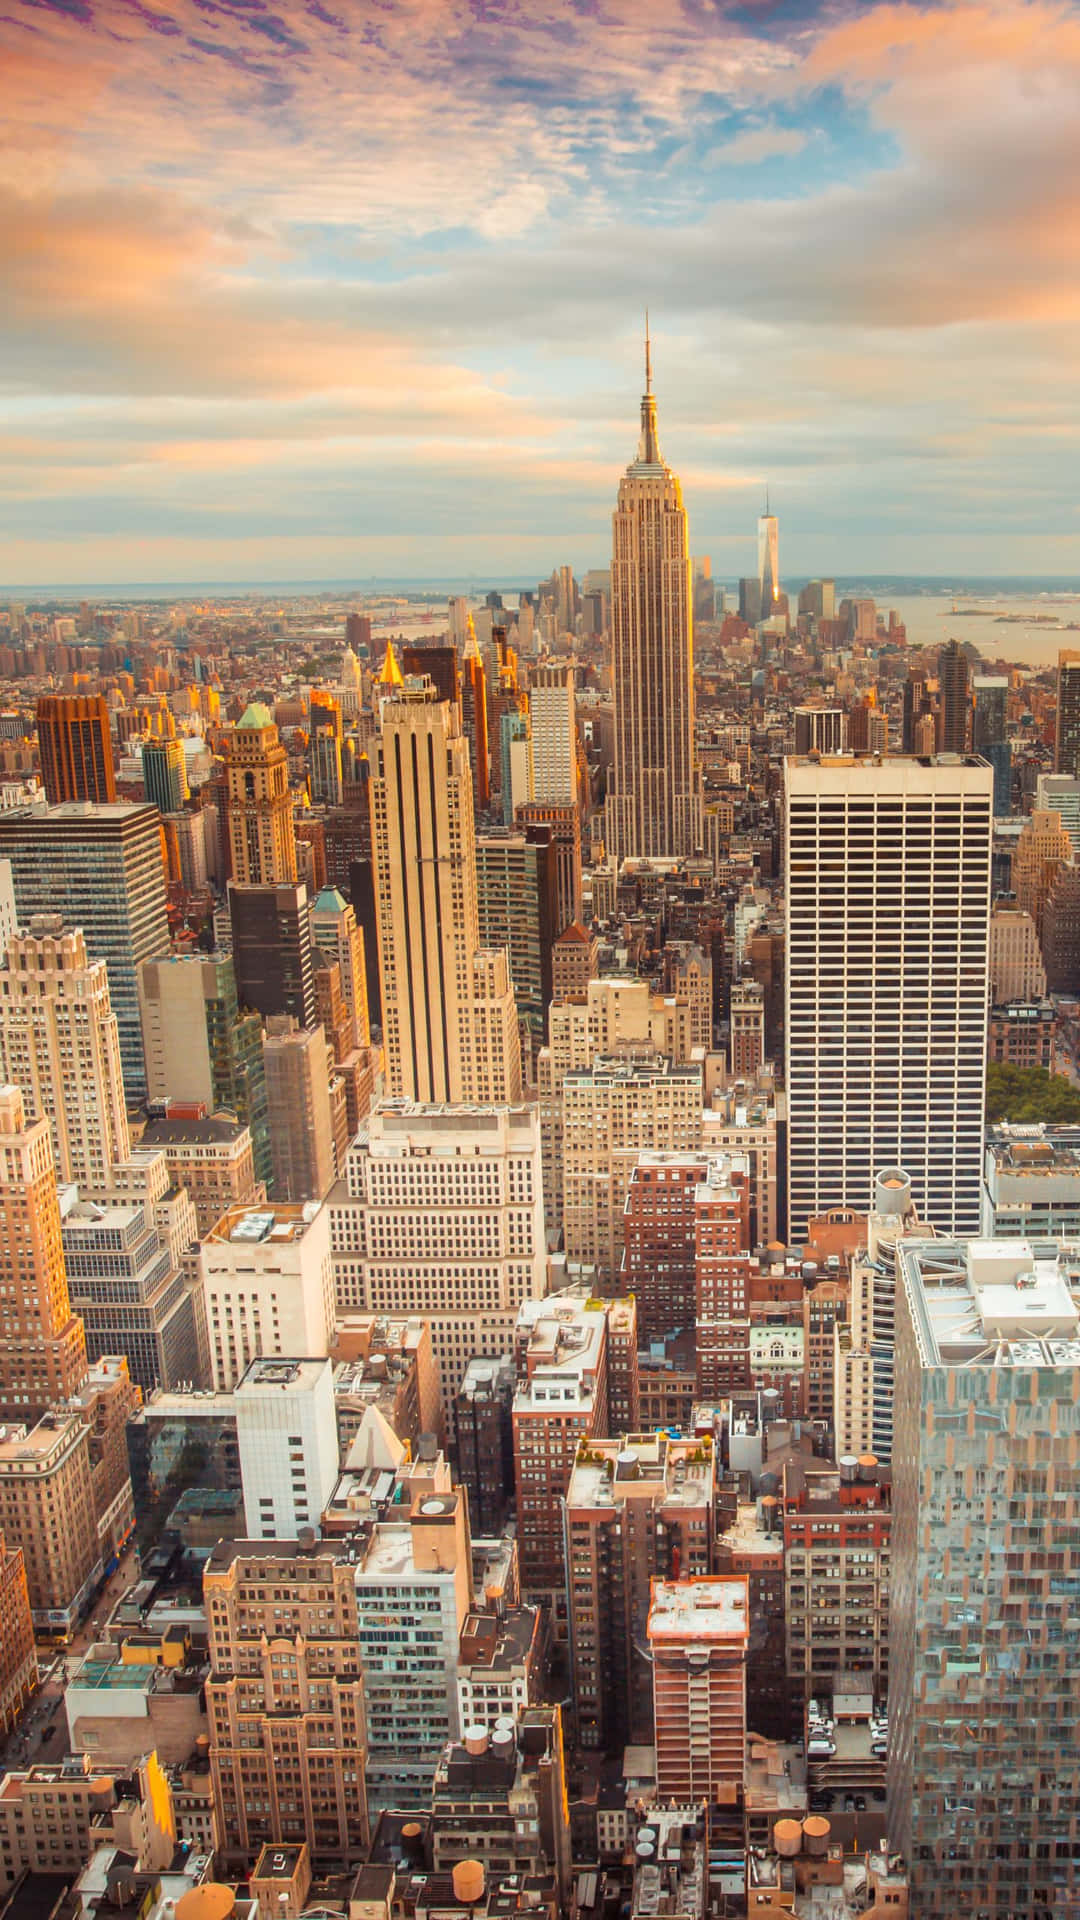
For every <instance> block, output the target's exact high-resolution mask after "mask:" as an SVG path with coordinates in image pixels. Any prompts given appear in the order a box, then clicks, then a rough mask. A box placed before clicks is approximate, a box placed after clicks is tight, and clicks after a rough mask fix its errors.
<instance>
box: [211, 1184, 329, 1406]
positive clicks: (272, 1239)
mask: <svg viewBox="0 0 1080 1920" xmlns="http://www.w3.org/2000/svg"><path fill="white" fill-rule="evenodd" d="M199 1270H200V1278H201V1286H202V1308H203V1312H204V1313H205V1318H206V1331H207V1338H208V1346H209V1356H210V1372H211V1380H212V1383H213V1386H214V1388H215V1390H216V1391H217V1392H219V1393H220V1392H223V1391H228V1390H229V1389H230V1388H233V1387H235V1386H236V1383H237V1381H238V1380H239V1379H240V1376H241V1374H243V1373H244V1371H245V1369H246V1368H247V1367H248V1366H250V1364H251V1362H252V1361H253V1360H255V1359H258V1358H259V1357H260V1355H267V1356H276V1355H281V1354H284V1355H291V1354H302V1355H303V1356H304V1357H305V1358H312V1359H321V1358H322V1357H323V1356H324V1355H325V1354H327V1353H329V1351H330V1347H331V1345H332V1342H333V1337H334V1320H335V1314H334V1277H333V1268H332V1266H331V1261H330V1228H329V1220H328V1215H327V1209H326V1208H325V1207H318V1206H316V1205H315V1204H314V1203H309V1204H308V1205H306V1206H292V1205H287V1204H285V1203H277V1202H275V1203H273V1204H268V1205H267V1206H265V1207H254V1208H253V1207H234V1208H232V1209H230V1211H229V1212H228V1213H227V1214H225V1215H224V1216H223V1218H222V1219H221V1220H220V1221H219V1222H218V1224H217V1226H216V1227H215V1228H213V1230H212V1231H211V1232H210V1233H208V1234H206V1235H205V1236H204V1237H203V1239H202V1241H201V1244H200V1247H199Z"/></svg>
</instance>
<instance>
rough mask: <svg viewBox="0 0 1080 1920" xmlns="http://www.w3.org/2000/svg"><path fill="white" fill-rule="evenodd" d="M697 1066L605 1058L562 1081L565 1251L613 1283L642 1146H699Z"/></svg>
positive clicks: (602, 1284) (598, 1279)
mask: <svg viewBox="0 0 1080 1920" xmlns="http://www.w3.org/2000/svg"><path fill="white" fill-rule="evenodd" d="M701 1114H702V1080H701V1068H700V1066H675V1065H673V1064H672V1062H671V1061H670V1060H669V1059H667V1058H664V1057H658V1056H655V1055H654V1056H653V1057H652V1058H650V1059H641V1060H633V1059H629V1060H628V1059H611V1058H608V1059H602V1058H597V1059H595V1060H594V1062H593V1065H592V1066H590V1067H584V1068H581V1069H579V1070H577V1071H573V1072H570V1073H567V1074H566V1076H565V1078H564V1079H563V1083H562V1192H563V1211H562V1218H563V1235H564V1243H565V1247H566V1256H567V1259H568V1260H570V1261H578V1262H580V1263H581V1264H582V1265H583V1266H585V1267H587V1268H589V1269H590V1270H591V1272H592V1274H593V1277H594V1281H595V1284H596V1285H597V1286H598V1287H599V1288H600V1289H601V1290H604V1289H610V1288H611V1287H612V1286H613V1285H614V1283H615V1280H616V1278H617V1275H618V1272H619V1266H620V1263H621V1260H622V1250H623V1231H624V1210H625V1206H626V1195H627V1191H628V1189H629V1186H630V1180H631V1177H632V1175H633V1171H634V1167H635V1166H636V1165H637V1162H638V1159H639V1157H640V1155H641V1154H642V1153H644V1152H667V1153H672V1152H693V1151H694V1150H695V1149H697V1148H698V1147H700V1145H701V1128H702V1121H701Z"/></svg>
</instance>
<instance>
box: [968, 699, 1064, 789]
mask: <svg viewBox="0 0 1080 1920" xmlns="http://www.w3.org/2000/svg"><path fill="white" fill-rule="evenodd" d="M1008 697H1009V679H1008V675H1007V674H1004V673H976V674H973V675H972V678H971V747H972V752H973V753H978V754H981V756H982V758H983V759H984V760H989V762H990V765H991V766H992V767H993V769H994V813H995V815H997V816H999V817H1000V816H1001V815H1003V814H1007V813H1008V812H1009V811H1010V808H1011V806H1012V753H1011V750H1010V747H1009V741H1008V737H1007V734H1006V730H1005V729H1006V721H1007V718H1008ZM1051 778H1053V775H1051ZM1050 804H1051V803H1050V802H1049V801H1045V800H1040V801H1039V802H1038V805H1039V806H1048V805H1050Z"/></svg>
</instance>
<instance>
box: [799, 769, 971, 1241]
mask: <svg viewBox="0 0 1080 1920" xmlns="http://www.w3.org/2000/svg"><path fill="white" fill-rule="evenodd" d="M784 777H785V790H786V808H785V815H786V846H785V872H786V874H787V880H788V903H789V904H788V969H787V988H786V990H787V1003H786V1022H785V1024H786V1046H787V1091H788V1199H789V1209H790V1213H789V1237H790V1240H791V1241H792V1242H793V1243H795V1242H799V1241H802V1240H805V1239H806V1238H807V1237H808V1230H809V1221H810V1220H811V1218H813V1217H814V1216H816V1215H819V1214H823V1213H824V1212H826V1211H827V1209H828V1208H830V1207H845V1206H846V1207H853V1208H855V1209H856V1210H857V1211H859V1212H865V1211H866V1209H867V1207H868V1205H869V1202H870V1196H871V1192H872V1182H873V1175H874V1170H875V1168H877V1167H881V1166H888V1165H897V1166H902V1167H905V1168H906V1169H907V1171H908V1172H909V1173H910V1175H911V1178H912V1187H913V1191H914V1196H915V1201H916V1204H917V1206H918V1209H919V1213H920V1216H921V1217H922V1218H923V1219H924V1220H928V1221H929V1222H930V1223H931V1225H932V1226H934V1227H935V1228H937V1230H938V1231H939V1232H945V1233H950V1232H952V1233H956V1232H962V1233H967V1232H974V1231H976V1230H977V1227H978V1220H979V1175H980V1162H981V1153H982V1124H983V1083H984V1069H985V1051H986V994H987V946H988V927H989V915H990V848H991V833H992V825H993V819H992V812H991V805H992V794H993V775H992V772H991V769H990V768H989V767H987V766H985V765H983V764H982V763H981V762H979V761H974V760H950V761H939V760H936V759H932V760H931V761H930V762H929V763H928V764H927V763H925V762H921V761H917V760H914V759H905V758H902V757H899V756H897V757H896V758H892V759H887V760H884V761H883V762H881V764H880V765H879V764H876V763H875V762H874V761H873V760H869V759H868V760H857V759H854V758H851V757H845V758H836V759H825V760H821V761H810V760H805V759H799V758H797V757H796V756H794V755H792V756H789V758H788V759H787V760H785V762H784Z"/></svg>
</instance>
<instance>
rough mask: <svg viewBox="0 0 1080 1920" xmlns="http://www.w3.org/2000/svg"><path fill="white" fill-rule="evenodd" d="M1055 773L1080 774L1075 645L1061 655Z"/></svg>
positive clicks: (1079, 670) (1079, 663)
mask: <svg viewBox="0 0 1080 1920" xmlns="http://www.w3.org/2000/svg"><path fill="white" fill-rule="evenodd" d="M1054 772H1055V773H1067V774H1069V775H1070V776H1071V777H1072V779H1074V780H1075V779H1077V778H1078V777H1080V651H1078V650H1077V649H1076V648H1074V647H1063V648H1062V650H1061V652H1060V653H1059V654H1058V674H1057V721H1056V724H1055V729H1054Z"/></svg>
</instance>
